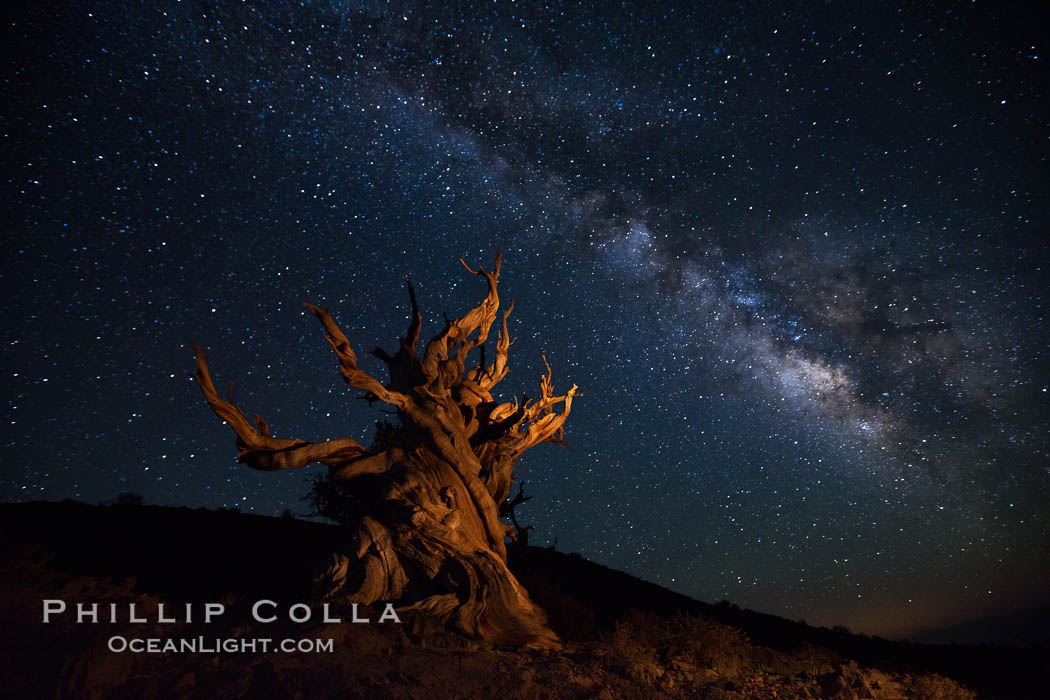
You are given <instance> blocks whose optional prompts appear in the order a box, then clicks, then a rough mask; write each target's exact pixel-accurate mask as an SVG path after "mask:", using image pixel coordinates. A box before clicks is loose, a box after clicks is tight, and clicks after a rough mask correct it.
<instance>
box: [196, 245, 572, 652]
mask: <svg viewBox="0 0 1050 700" xmlns="http://www.w3.org/2000/svg"><path fill="white" fill-rule="evenodd" d="M500 262H501V257H500V256H497V258H496V265H495V268H494V269H493V271H492V272H488V271H486V270H485V269H484V268H480V267H479V268H478V270H477V271H474V270H471V269H470V267H469V266H467V265H466V263H464V266H465V267H467V269H468V270H469V271H470V272H471V273H472V274H474V275H477V276H480V277H482V278H484V279H485V280H486V281H487V283H488V293H487V295H486V297H485V299H484V300H483V301H482V302H481V303H480V304H479V305H478V306H476V307H474V308H473V309H471V310H470V311H469V312H467V313H466V314H465V315H464V316H462V317H461V318H458V319H455V320H451V321H448V322H447V324H446V326H445V328H444V329H443V330H442V331H441V332H440V333H438V334H437V335H436V336H435V337H434V338H433V339H432V340H431V341H430V342H428V343H427V344H426V346H425V349H424V351H423V354H422V357H420V356H419V354H418V353H417V346H418V344H419V336H420V331H421V324H422V317H421V315H420V313H419V308H418V306H417V303H416V297H415V293H414V291H413V289H412V284H411V282H409V281H408V280H407V279H406V285H407V287H408V294H409V299H410V301H411V304H412V320H411V322H410V324H409V328H408V331H407V333H406V334H405V336H404V338H402V340H401V346H400V348H399V349H398V351H397V353H396V354H394V355H390V354H388V353H387V352H385V351H383V350H381V349H378V348H377V349H375V350H373V351H372V352H373V354H374V355H376V356H377V357H379V358H380V359H382V360H383V361H384V362H386V364H387V367H388V369H389V373H390V380H389V382H388V383H387V384H383V383H381V382H380V381H378V380H377V379H375V378H373V377H372V376H370V375H368V374H367V373H365V372H363V371H362V370H360V369H359V368H358V366H357V357H356V355H355V354H354V351H353V349H352V348H351V346H350V342H349V341H348V340H347V338H346V336H345V335H344V334H343V332H342V331H341V330H340V329H339V327H338V325H336V323H335V321H334V319H333V318H332V316H331V314H329V312H328V310H327V309H324V308H321V307H317V306H313V305H312V304H307V306H308V307H309V309H310V311H311V312H312V313H313V314H314V315H315V316H316V317H317V318H318V320H320V322H321V324H322V325H323V326H324V329H325V334H326V335H325V337H326V339H327V340H328V342H329V344H331V346H332V348H333V349H334V350H335V353H336V356H337V358H338V360H339V367H340V370H341V372H342V375H343V379H344V380H345V381H346V383H347V384H348V385H349V386H350V387H352V388H354V389H359V390H361V391H364V392H365V393H366V396H367V397H368V398H369V399H371V400H376V399H377V400H381V401H384V402H386V403H388V404H390V405H392V406H394V407H395V408H396V409H397V415H398V418H399V422H400V425H399V426H397V427H396V428H394V429H392V430H391V431H389V434H388V435H386V436H384V437H385V439H384V440H382V441H381V443H382V446H381V447H380V448H374V449H373V450H365V449H364V448H363V447H362V446H361V445H360V444H358V443H357V442H356V441H354V440H352V439H350V438H338V439H335V440H331V441H328V442H323V443H310V442H306V441H303V440H288V439H279V438H274V437H271V436H270V430H269V426H268V425H267V423H266V421H265V420H263V419H262V418H261V417H259V416H256V421H255V424H254V425H253V424H252V423H250V422H249V421H248V420H247V418H246V417H245V415H244V413H243V411H241V409H240V408H239V407H238V406H237V405H236V404H234V403H233V402H232V400H230V399H229V397H227V398H226V399H223V398H221V397H220V396H219V395H218V392H217V391H216V390H215V385H214V384H213V383H212V380H211V376H210V373H209V371H208V365H207V363H206V362H205V359H204V354H203V352H202V350H201V349H200V347H198V346H196V345H194V349H195V350H196V353H197V366H198V371H197V373H196V378H197V380H198V382H199V383H200V386H201V390H202V391H203V392H204V396H205V398H206V399H207V401H208V404H209V405H210V406H211V407H212V409H213V410H214V411H215V413H216V414H218V415H219V416H220V417H221V418H223V419H224V420H225V421H226V422H227V423H228V424H229V425H230V426H231V427H232V428H233V430H234V432H235V433H236V434H237V445H238V448H239V453H238V458H239V460H240V461H241V462H244V463H245V464H247V465H248V466H250V467H252V468H254V469H261V470H277V469H294V468H297V467H302V466H305V465H306V464H309V463H311V462H321V463H324V464H326V465H327V466H328V468H329V481H328V483H329V485H334V486H337V487H338V491H339V493H342V494H345V495H346V496H347V497H348V498H352V500H353V509H352V510H353V512H354V513H355V514H356V516H357V524H356V528H357V529H356V536H355V537H354V541H353V542H352V546H351V553H352V555H353V556H352V557H351V558H350V560H349V561H348V566H347V568H346V570H345V571H342V570H341V571H338V572H337V577H338V578H339V580H340V583H341V585H342V590H341V594H345V595H346V596H347V597H348V598H349V599H350V600H353V601H355V602H361V603H371V602H378V601H387V602H394V601H399V602H401V603H402V604H403V605H404V607H405V608H407V609H409V610H416V611H421V612H423V613H426V614H430V615H434V616H436V617H438V618H440V619H442V620H445V621H448V622H450V623H451V624H453V625H454V626H455V627H456V628H458V629H459V630H461V631H464V632H466V633H469V634H472V635H476V636H478V637H480V638H483V639H487V640H491V641H493V642H497V643H507V644H519V645H524V646H532V647H543V648H552V647H557V646H558V639H557V636H556V635H555V634H554V633H553V632H552V631H551V630H550V628H549V627H548V625H547V621H546V616H545V615H544V613H543V611H542V610H541V609H540V608H539V607H538V606H537V605H536V604H535V603H534V602H532V600H531V599H530V598H529V595H528V593H527V592H526V591H525V589H524V588H523V587H522V585H521V584H520V583H519V582H518V581H517V579H516V578H515V577H514V575H513V574H512V573H511V572H510V570H509V569H508V568H507V551H506V544H505V542H506V540H507V538H511V539H513V538H514V536H515V528H513V527H511V526H509V525H507V524H505V523H504V522H503V521H502V520H501V516H506V515H508V514H509V512H510V509H511V508H513V505H514V504H515V503H520V502H521V501H522V496H521V494H520V493H519V495H518V498H516V499H513V500H510V499H509V496H510V492H511V487H512V484H513V482H514V473H513V470H514V465H515V464H516V463H517V461H518V459H519V458H520V457H521V455H522V453H523V452H524V451H525V450H527V449H528V448H530V447H533V446H534V445H537V444H539V443H541V442H555V443H561V442H562V435H563V426H564V423H565V419H566V417H567V416H568V414H569V409H570V407H571V405H572V399H573V396H575V395H577V393H578V392H577V389H576V387H575V386H573V387H572V388H571V389H569V391H567V392H566V393H565V394H563V395H560V396H557V395H555V394H554V390H553V387H552V384H551V371H550V367H549V365H548V367H547V374H546V375H545V376H544V377H543V379H542V382H541V385H540V396H539V397H538V398H537V399H535V400H530V399H528V398H526V397H524V396H523V397H522V399H521V400H520V401H519V400H518V399H515V400H514V401H513V402H510V403H497V402H496V401H495V400H494V399H493V397H492V394H491V391H492V388H493V387H494V386H495V385H496V384H497V383H499V382H500V381H501V380H502V379H503V378H504V377H505V376H506V374H507V357H508V350H509V349H510V345H511V341H510V336H509V334H508V332H507V317H508V316H509V315H510V312H511V310H512V309H513V306H514V304H513V302H511V304H510V306H509V307H508V308H507V310H506V311H504V312H503V314H502V319H501V321H500V327H499V331H498V338H497V342H496V356H495V359H494V361H493V362H492V363H491V364H486V361H485V347H484V343H485V341H486V340H487V338H488V334H489V330H490V328H491V327H492V325H493V324H494V323H495V322H496V320H497V315H498V313H499V296H498V294H497V281H498V278H499V272H500ZM474 350H479V353H480V361H479V362H478V363H477V364H473V365H469V366H468V364H467V363H468V355H469V354H470V353H471V352H472V351H474ZM231 386H232V385H231ZM558 404H562V406H563V407H562V409H561V411H560V412H558V411H557V410H556V408H557V406H558Z"/></svg>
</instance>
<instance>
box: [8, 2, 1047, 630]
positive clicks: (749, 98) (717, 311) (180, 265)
mask: <svg viewBox="0 0 1050 700" xmlns="http://www.w3.org/2000/svg"><path fill="white" fill-rule="evenodd" d="M692 5H693V3H682V4H680V5H677V6H676V5H672V4H668V3H649V4H632V3H623V4H622V5H621V4H617V5H608V6H606V5H601V7H600V8H596V7H594V6H591V5H587V4H579V5H568V4H566V5H563V4H554V3H513V2H506V3H505V2H498V3H473V4H469V5H462V6H456V7H445V6H443V5H442V4H436V3H435V4H430V5H427V6H423V5H420V4H418V3H398V2H394V3H387V4H372V3H360V4H357V3H308V2H306V3H267V4H254V3H215V4H209V3H202V2H177V1H172V2H160V3H148V4H147V5H146V6H142V5H140V4H135V3H121V2H103V3H80V2H72V3H67V4H64V5H60V6H59V5H52V4H48V3H43V4H40V5H35V6H33V7H30V8H24V9H22V10H21V11H19V12H16V13H14V14H13V15H12V16H11V17H10V18H9V20H8V21H7V22H5V27H4V33H5V42H4V43H5V45H7V46H8V47H9V49H8V52H7V58H6V61H5V70H4V79H3V83H2V85H3V93H4V105H5V107H4V109H3V113H2V115H0V124H2V126H3V133H2V136H3V143H4V161H5V172H6V174H7V184H8V201H9V209H8V211H9V215H8V226H7V233H6V235H5V237H4V240H5V244H6V245H5V251H6V255H4V257H3V261H2V275H3V280H4V287H5V297H4V301H5V303H4V305H3V331H2V343H3V344H2V348H3V366H4V372H5V379H6V384H5V386H6V392H5V393H6V396H7V400H6V403H5V405H4V421H3V426H4V435H3V442H4V445H5V446H6V458H5V460H4V467H3V471H2V473H0V493H2V494H3V497H4V498H5V499H7V500H32V499H52V500H60V499H63V498H68V497H72V498H77V499H83V500H88V501H93V502H94V501H103V500H108V499H112V498H113V497H114V496H115V495H116V494H117V493H119V492H122V491H135V492H139V493H141V494H143V495H144V496H145V499H146V501H147V502H152V503H163V504H170V505H187V506H194V507H198V506H203V507H210V508H216V507H233V506H236V507H238V508H240V509H242V510H250V511H254V512H258V513H264V514H276V513H279V512H281V511H282V510H283V509H285V508H290V509H292V510H293V511H297V512H304V511H305V505H304V504H302V503H300V502H299V498H300V496H301V495H302V494H303V493H305V491H306V489H307V481H308V479H309V474H310V473H312V471H313V469H315V467H311V468H308V469H306V470H301V471H300V472H292V473H287V474H270V473H266V474H262V473H257V472H252V471H250V470H247V469H245V468H243V467H239V466H238V465H237V464H236V463H235V462H234V460H233V455H234V446H233V441H234V440H233V436H232V434H230V433H229V431H228V429H227V428H225V427H224V426H222V425H221V423H220V421H218V420H217V419H216V418H215V416H214V415H212V414H211V412H210V411H209V410H208V409H207V407H206V406H204V404H203V401H202V400H201V397H200V395H199V392H198V390H197V388H196V386H195V384H194V383H193V382H192V380H191V379H190V376H189V375H190V373H191V371H192V369H193V359H192V353H191V352H190V351H189V350H188V346H187V343H188V341H189V340H190V339H193V340H196V341H197V342H200V343H202V344H203V345H205V347H206V349H207V351H208V357H209V360H210V363H211V365H212V369H213V372H214V373H215V375H216V378H217V380H218V381H219V382H223V381H229V380H231V379H233V378H236V379H237V380H238V381H237V385H236V389H235V391H236V394H235V396H236V398H237V400H238V402H239V403H240V404H241V405H242V406H244V407H245V409H246V410H248V411H258V412H259V413H260V414H262V415H264V416H265V417H266V418H267V420H268V421H269V422H270V424H271V425H272V426H273V428H274V431H275V433H276V434H277V435H280V436H282V437H296V438H303V439H311V440H319V439H326V438H332V437H337V436H342V435H346V436H349V437H354V438H356V439H358V440H361V441H362V442H364V443H365V444H367V443H368V442H369V439H370V434H371V429H372V425H373V422H374V421H375V420H378V419H381V418H383V415H382V414H381V413H378V412H377V411H376V410H375V407H369V406H368V405H367V404H366V403H365V402H362V401H357V400H355V397H354V396H353V395H352V393H348V392H347V391H346V389H345V387H344V386H343V385H342V384H341V382H340V381H339V378H338V373H337V371H336V367H335V362H334V359H333V358H332V356H331V351H330V349H329V348H328V347H327V345H326V344H325V343H324V342H323V341H322V338H321V336H320V331H319V329H318V328H317V327H316V322H315V321H314V320H313V319H311V318H309V317H308V315H307V314H306V313H304V310H303V307H302V306H301V302H302V301H311V302H317V303H321V304H324V305H326V306H328V307H330V308H331V309H332V311H333V313H334V314H335V315H336V318H337V319H338V320H339V322H340V323H341V324H342V325H343V327H344V329H345V330H346V331H347V334H348V336H349V337H350V338H351V341H352V342H353V343H354V345H355V346H356V347H357V348H358V349H359V350H362V351H365V350H368V349H371V348H372V347H374V346H377V345H380V346H383V347H388V348H390V347H392V345H393V343H394V342H396V341H395V339H396V337H397V336H398V334H399V333H400V332H401V331H402V330H403V326H404V324H405V321H406V319H407V314H408V311H407V299H406V298H405V295H404V292H403V289H402V286H401V285H402V282H401V280H402V279H403V278H404V276H406V275H411V276H412V279H413V281H414V282H415V284H416V287H417V291H418V293H419V297H420V303H421V305H422V306H423V307H424V315H425V319H424V321H425V324H427V325H425V327H424V334H426V332H427V330H428V329H429V330H430V332H435V331H436V330H437V329H438V328H439V327H440V325H441V323H442V314H443V313H448V314H450V315H451V314H456V313H459V312H461V311H463V310H465V309H466V308H468V307H469V306H470V305H473V303H475V302H476V301H477V299H479V298H480V295H481V293H482V290H481V289H479V288H478V283H477V280H476V279H475V278H473V277H471V276H470V275H469V274H466V273H465V271H464V270H463V269H462V266H460V265H459V263H458V262H457V259H458V258H460V257H463V258H464V259H465V260H467V261H468V262H470V263H479V262H480V263H486V262H490V261H491V259H492V258H493V257H494V255H495V252H496V250H497V249H498V248H502V249H503V251H504V275H503V277H502V279H501V294H502V296H503V298H504V299H510V298H515V299H516V300H517V305H516V307H515V312H514V314H513V316H512V317H511V333H512V335H513V336H514V337H515V338H516V341H517V342H516V344H515V345H514V347H513V349H512V357H511V373H510V375H509V376H508V378H507V379H506V380H505V381H504V382H503V384H501V389H503V390H504V391H505V392H507V395H508V396H509V395H510V394H511V393H515V392H520V391H522V390H525V391H532V392H535V390H536V387H537V386H538V378H539V376H540V374H541V372H542V369H543V364H542V360H541V353H543V352H546V354H547V357H548V359H549V360H550V362H551V366H552V367H553V369H554V379H555V386H556V388H558V387H564V386H568V385H570V384H571V383H576V384H579V385H580V386H581V387H582V388H583V389H584V390H585V391H586V395H585V396H584V397H583V398H581V399H580V400H579V401H578V402H576V404H574V406H573V414H572V417H571V418H570V420H569V423H568V425H567V436H566V437H567V439H568V442H569V445H570V447H571V450H569V451H566V450H562V449H560V448H557V447H554V446H550V447H541V448H537V449H534V450H532V451H530V453H529V454H528V455H527V456H526V458H525V459H524V460H523V461H522V463H521V465H520V467H519V478H520V479H522V480H524V481H525V482H526V483H527V490H528V491H529V492H530V493H532V494H533V495H534V496H535V498H534V499H533V500H532V501H530V502H529V504H528V506H526V507H524V508H522V509H521V515H522V516H523V517H524V518H526V519H527V520H529V521H530V522H531V523H532V524H534V525H535V527H536V537H537V538H538V539H540V540H541V541H542V540H544V539H546V540H547V541H548V542H553V541H554V539H555V538H557V546H558V548H559V549H563V550H569V551H579V552H580V553H582V554H583V555H585V556H587V557H589V558H592V559H595V560H597V561H600V562H602V563H605V564H607V565H610V566H613V567H616V568H620V569H623V570H627V571H630V572H632V573H634V574H636V575H639V576H642V577H644V578H647V579H650V580H653V581H656V582H658V583H661V584H663V585H666V586H669V587H671V588H673V589H676V590H679V591H681V592H684V593H687V594H690V595H693V596H695V597H698V598H700V599H704V600H712V601H713V600H719V599H729V600H730V601H732V602H735V603H738V604H740V605H744V606H748V607H753V608H756V609H759V610H763V611H768V612H772V613H775V614H779V615H784V616H787V617H790V618H793V619H797V618H805V619H806V620H808V621H809V622H813V623H819V624H828V625H831V624H840V623H841V624H847V625H849V626H850V627H851V628H854V629H859V630H862V631H866V632H872V633H878V634H887V635H904V634H910V633H914V632H916V631H919V630H922V629H926V628H931V627H936V626H939V625H944V624H948V623H952V622H957V621H961V620H965V619H971V618H976V617H979V616H982V615H990V614H997V613H1003V612H1007V611H1010V610H1012V609H1015V608H1019V607H1023V606H1026V605H1033V604H1036V603H1039V602H1045V601H1046V599H1045V591H1046V590H1048V589H1050V569H1048V566H1047V563H1046V556H1045V555H1046V552H1047V551H1048V549H1050V530H1048V525H1047V516H1048V511H1047V505H1046V504H1047V502H1048V496H1050V493H1048V492H1050V469H1048V464H1050V439H1048V435H1050V418H1048V411H1047V401H1048V393H1047V392H1048V384H1050V371H1048V369H1050V368H1048V360H1047V350H1046V340H1047V338H1048V337H1050V332H1048V331H1050V328H1048V323H1047V319H1046V304H1047V296H1048V295H1047V289H1048V288H1050V284H1048V282H1050V279H1048V275H1047V265H1048V262H1050V260H1048V249H1047V247H1048V246H1047V242H1046V240H1047V239H1046V237H1045V233H1046V230H1047V225H1048V220H1047V189H1046V183H1047V182H1050V178H1048V176H1050V173H1048V167H1047V155H1048V153H1047V150H1048V148H1047V146H1048V139H1050V129H1048V128H1047V115H1048V114H1050V111H1048V109H1047V107H1048V105H1047V100H1046V96H1045V94H1044V90H1045V80H1044V79H1045V75H1046V71H1045V67H1044V64H1045V61H1046V59H1045V57H1044V56H1043V55H1042V50H1043V48H1044V47H1043V44H1045V38H1044V37H1043V35H1042V33H1041V32H1039V31H1037V30H1036V29H1035V28H1034V27H1033V26H1029V24H1027V23H1026V20H1025V17H1023V16H1020V15H1018V16H1013V14H1012V12H1013V11H1012V10H1011V9H1009V8H1005V7H999V6H997V5H994V4H991V3H982V2H977V3H959V4H943V5H939V6H936V7H930V6H927V5H925V4H908V5H906V6H902V7H900V8H893V7H888V6H877V7H876V6H870V7H869V6H867V5H864V6H863V7H862V6H860V5H854V6H850V5H848V4H845V5H835V4H828V3H816V2H813V3H798V4H796V5H795V6H794V7H792V8H791V9H787V8H779V7H776V8H774V7H773V6H770V5H768V4H767V3H735V2H734V3H718V4H716V5H715V6H711V7H707V8H695V7H692ZM369 369H371V370H372V371H374V372H376V373H378V372H379V371H380V369H379V367H378V363H377V365H376V366H371V367H369ZM559 383H560V384H559ZM316 468H319V467H316Z"/></svg>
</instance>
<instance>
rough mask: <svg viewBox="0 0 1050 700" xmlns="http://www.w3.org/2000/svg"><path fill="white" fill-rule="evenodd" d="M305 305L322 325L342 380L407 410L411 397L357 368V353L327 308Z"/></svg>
mask: <svg viewBox="0 0 1050 700" xmlns="http://www.w3.org/2000/svg"><path fill="white" fill-rule="evenodd" d="M306 307H307V308H308V309H310V312H311V313H312V314H313V315H314V316H316V317H317V319H318V320H319V321H320V322H321V325H323V326H324V329H325V340H327V341H328V344H329V345H331V346H332V349H333V350H335V354H336V356H337V357H338V358H339V371H340V372H342V374H343V380H344V381H345V382H346V383H347V384H348V385H349V386H351V387H353V388H354V389H360V390H361V391H365V392H368V393H369V394H372V395H373V396H375V397H376V398H378V399H379V400H380V401H385V402H387V403H389V404H392V405H394V406H396V407H397V408H399V409H401V410H402V411H407V410H408V409H409V405H410V404H411V399H409V398H408V397H407V396H405V395H404V394H402V393H400V392H397V391H393V390H391V389H387V388H386V387H385V386H383V384H382V383H381V382H380V381H379V380H378V379H376V378H375V377H373V376H371V375H370V374H368V373H367V372H364V371H362V370H360V369H358V368H357V355H355V354H354V350H353V348H351V347H350V341H349V340H347V338H346V335H344V334H343V331H342V330H340V328H339V326H338V325H336V322H335V320H334V319H333V318H332V315H331V314H330V313H329V312H328V309H326V308H324V307H321V306H314V305H313V304H310V303H307V304H306Z"/></svg>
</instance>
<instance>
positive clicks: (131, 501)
mask: <svg viewBox="0 0 1050 700" xmlns="http://www.w3.org/2000/svg"><path fill="white" fill-rule="evenodd" d="M113 503H114V505H118V506H120V507H122V508H134V507H138V506H141V505H142V504H143V503H144V501H143V498H142V495H141V494H137V493H135V492H133V491H122V492H121V493H118V494H117V497H116V499H115V500H114V501H113Z"/></svg>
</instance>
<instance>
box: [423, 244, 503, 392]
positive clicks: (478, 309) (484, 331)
mask: <svg viewBox="0 0 1050 700" xmlns="http://www.w3.org/2000/svg"><path fill="white" fill-rule="evenodd" d="M502 261H503V253H502V252H500V253H498V254H497V255H496V265H495V267H494V269H493V271H492V272H488V271H486V270H485V268H484V267H481V266H479V267H478V269H477V270H476V271H475V270H473V269H471V267H470V265H467V263H466V262H465V261H463V260H462V259H461V260H460V262H461V263H463V266H464V267H465V268H467V270H468V271H469V272H470V273H471V274H473V275H477V276H480V277H484V278H485V280H486V281H487V282H488V288H489V289H488V294H487V295H486V296H485V299H483V300H482V302H481V303H480V304H478V305H477V306H475V307H474V308H473V309H471V310H470V311H468V312H467V313H466V314H464V315H463V316H462V317H460V318H458V319H455V320H448V321H447V323H446V324H445V328H444V330H442V331H441V332H440V333H438V334H437V335H436V336H434V338H433V339H432V340H431V341H430V342H429V343H427V347H426V350H425V351H424V353H423V365H422V368H423V372H424V374H425V375H426V376H427V378H428V379H429V381H430V383H431V384H434V385H435V386H434V389H433V391H434V392H435V393H438V394H439V393H441V392H442V391H446V390H448V389H450V388H451V387H452V386H453V385H455V384H458V383H459V382H460V381H462V380H463V379H464V374H465V367H466V358H467V355H468V354H470V352H471V351H473V350H474V349H475V348H477V347H478V346H480V345H481V344H482V343H484V342H485V341H486V340H487V339H488V334H489V328H491V326H492V324H493V322H494V321H495V320H496V313H497V312H498V311H499V293H498V292H497V289H496V287H497V283H498V281H499V271H500V267H501V266H502ZM475 331H477V336H476V337H474V338H473V339H471V337H470V336H471V335H472V334H473V333H474V332H475Z"/></svg>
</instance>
